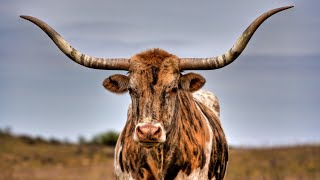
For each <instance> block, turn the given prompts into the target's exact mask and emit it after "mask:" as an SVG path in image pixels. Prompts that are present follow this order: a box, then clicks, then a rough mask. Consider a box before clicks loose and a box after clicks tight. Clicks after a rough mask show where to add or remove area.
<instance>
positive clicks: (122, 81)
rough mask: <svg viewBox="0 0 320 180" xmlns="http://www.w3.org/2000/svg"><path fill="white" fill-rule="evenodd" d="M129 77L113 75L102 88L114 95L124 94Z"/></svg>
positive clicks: (104, 82)
mask: <svg viewBox="0 0 320 180" xmlns="http://www.w3.org/2000/svg"><path fill="white" fill-rule="evenodd" d="M128 84H129V77H127V76H125V75H122V74H115V75H112V76H110V77H108V78H107V79H105V80H104V81H103V83H102V85H103V86H104V88H106V89H107V90H109V91H111V92H114V93H124V92H127V91H128Z"/></svg>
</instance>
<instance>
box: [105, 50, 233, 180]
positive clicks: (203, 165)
mask: <svg viewBox="0 0 320 180" xmlns="http://www.w3.org/2000/svg"><path fill="white" fill-rule="evenodd" d="M130 63H131V67H134V68H132V70H131V71H130V72H129V75H128V76H124V75H113V76H111V77H109V78H107V79H106V80H105V81H104V86H105V87H106V88H107V89H108V90H111V91H113V92H117V93H121V92H125V91H126V90H129V92H130V95H131V100H132V103H131V105H130V106H129V110H128V119H127V122H126V125H125V127H124V130H123V131H122V133H121V135H120V137H119V140H118V143H117V146H116V150H115V162H114V165H115V174H116V177H117V178H118V179H214V178H215V179H223V177H224V174H225V170H226V165H227V161H228V146H227V142H226V139H225V135H224V133H223V130H222V127H221V124H220V120H219V113H220V112H219V111H220V110H219V103H218V100H217V98H216V97H215V96H214V95H213V94H212V93H210V92H208V91H198V90H199V89H200V88H201V87H202V86H203V85H204V83H205V79H204V78H203V77H202V76H200V75H198V74H194V73H188V74H184V75H183V74H182V73H181V72H180V71H179V59H178V58H177V57H176V56H174V55H171V54H169V53H167V52H165V51H163V50H160V49H152V50H148V51H145V52H142V53H140V54H138V55H135V56H134V57H132V58H131V61H130ZM146 123H147V124H153V125H155V126H159V130H161V132H162V133H161V134H159V137H156V140H155V142H156V143H154V144H151V145H150V144H149V143H148V142H149V141H148V142H147V143H146V142H145V140H144V139H142V140H141V139H139V138H137V136H138V135H136V134H137V132H136V131H137V125H138V124H146ZM140 140H141V141H140Z"/></svg>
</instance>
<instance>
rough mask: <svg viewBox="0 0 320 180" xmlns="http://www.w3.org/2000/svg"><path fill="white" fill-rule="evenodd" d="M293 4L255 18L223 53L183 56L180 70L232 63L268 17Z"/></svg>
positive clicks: (212, 67) (218, 66)
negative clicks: (194, 56) (196, 56)
mask: <svg viewBox="0 0 320 180" xmlns="http://www.w3.org/2000/svg"><path fill="white" fill-rule="evenodd" d="M292 7H293V6H286V7H281V8H276V9H272V10H270V11H268V12H266V13H264V14H262V15H260V16H259V17H258V18H257V19H255V20H254V21H253V22H252V23H251V24H250V26H249V27H248V28H247V29H246V30H245V31H244V32H243V33H242V35H241V36H240V37H239V38H238V40H237V41H236V43H235V44H234V45H233V47H232V48H231V49H230V50H229V51H228V52H226V53H225V54H223V55H220V56H216V57H211V58H181V60H180V70H181V71H182V70H212V69H219V68H222V67H224V66H227V65H228V64H230V63H232V62H233V61H234V60H235V59H237V57H238V56H239V55H240V54H241V53H242V51H243V50H244V48H245V47H246V45H247V44H248V42H249V41H250V39H251V37H252V35H253V34H254V32H255V31H256V30H257V29H258V27H259V26H260V25H261V24H262V23H263V22H264V21H265V20H266V19H268V17H270V16H272V15H274V14H276V13H278V12H280V11H283V10H286V9H289V8H292Z"/></svg>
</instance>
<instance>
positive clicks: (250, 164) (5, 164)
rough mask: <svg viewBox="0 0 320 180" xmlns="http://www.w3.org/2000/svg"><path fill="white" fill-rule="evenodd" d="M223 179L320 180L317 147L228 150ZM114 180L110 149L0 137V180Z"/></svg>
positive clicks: (318, 150) (111, 149)
mask: <svg viewBox="0 0 320 180" xmlns="http://www.w3.org/2000/svg"><path fill="white" fill-rule="evenodd" d="M229 159H230V160H229V165H228V170H227V175H226V179H228V180H233V179H236V180H237V179H241V180H242V179H245V180H247V179H254V180H256V179H257V180H260V179H261V180H269V179H270V180H277V179H279V180H280V179H281V180H282V179H288V180H294V179H297V180H303V179H311V180H316V179H320V146H319V145H308V146H295V147H281V148H256V149H247V148H236V149H231V150H230V157H229ZM1 179H4V180H10V179H23V180H25V179H26V180H28V179H32V180H36V179H52V180H53V179H54V180H56V179H66V180H68V179H70V180H71V179H80V180H81V179H90V180H99V179H114V177H113V148H109V147H101V146H80V145H63V144H48V143H45V142H32V141H29V140H28V139H23V138H16V137H12V136H8V135H0V180H1Z"/></svg>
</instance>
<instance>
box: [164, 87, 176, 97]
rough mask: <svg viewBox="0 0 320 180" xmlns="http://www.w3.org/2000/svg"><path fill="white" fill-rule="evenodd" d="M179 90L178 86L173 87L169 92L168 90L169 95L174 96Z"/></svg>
mask: <svg viewBox="0 0 320 180" xmlns="http://www.w3.org/2000/svg"><path fill="white" fill-rule="evenodd" d="M177 91H178V88H176V87H174V88H171V89H170V90H169V91H168V92H167V97H170V96H171V97H172V96H174V95H175V94H176V93H177Z"/></svg>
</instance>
